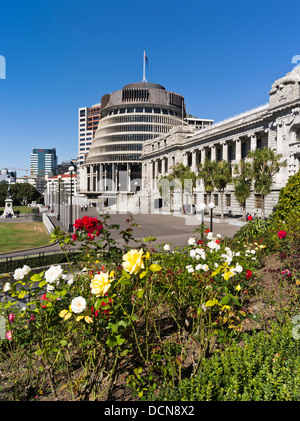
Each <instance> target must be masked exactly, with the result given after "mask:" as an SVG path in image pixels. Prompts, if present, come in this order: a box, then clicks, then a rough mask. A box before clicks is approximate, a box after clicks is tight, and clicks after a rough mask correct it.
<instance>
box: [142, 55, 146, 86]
mask: <svg viewBox="0 0 300 421" xmlns="http://www.w3.org/2000/svg"><path fill="white" fill-rule="evenodd" d="M143 82H146V75H145V50H144V62H143Z"/></svg>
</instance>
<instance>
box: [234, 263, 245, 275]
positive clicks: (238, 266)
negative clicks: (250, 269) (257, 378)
mask: <svg viewBox="0 0 300 421" xmlns="http://www.w3.org/2000/svg"><path fill="white" fill-rule="evenodd" d="M234 270H235V271H236V272H237V273H242V272H243V268H242V266H241V265H239V264H237V265H236V267H235V269H234Z"/></svg>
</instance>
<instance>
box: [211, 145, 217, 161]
mask: <svg viewBox="0 0 300 421" xmlns="http://www.w3.org/2000/svg"><path fill="white" fill-rule="evenodd" d="M210 150H211V161H216V145H212V146H211V148H210Z"/></svg>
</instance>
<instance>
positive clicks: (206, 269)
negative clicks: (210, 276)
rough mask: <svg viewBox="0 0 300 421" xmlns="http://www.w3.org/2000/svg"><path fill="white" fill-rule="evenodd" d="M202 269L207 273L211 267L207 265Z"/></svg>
mask: <svg viewBox="0 0 300 421" xmlns="http://www.w3.org/2000/svg"><path fill="white" fill-rule="evenodd" d="M202 269H203V270H204V272H207V271H208V270H209V266H208V265H207V264H205V265H202Z"/></svg>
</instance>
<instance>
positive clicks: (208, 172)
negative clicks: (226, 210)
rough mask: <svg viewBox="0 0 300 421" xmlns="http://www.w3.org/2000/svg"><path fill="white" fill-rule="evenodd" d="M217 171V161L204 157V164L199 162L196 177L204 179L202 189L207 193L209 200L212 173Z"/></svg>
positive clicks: (212, 180)
mask: <svg viewBox="0 0 300 421" xmlns="http://www.w3.org/2000/svg"><path fill="white" fill-rule="evenodd" d="M216 171H217V163H216V162H215V161H211V160H210V159H208V158H205V161H204V164H202V163H200V164H199V168H198V177H199V178H201V179H202V180H203V181H204V189H205V191H206V193H208V196H209V201H210V200H211V194H212V192H213V191H214V175H215V174H216Z"/></svg>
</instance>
